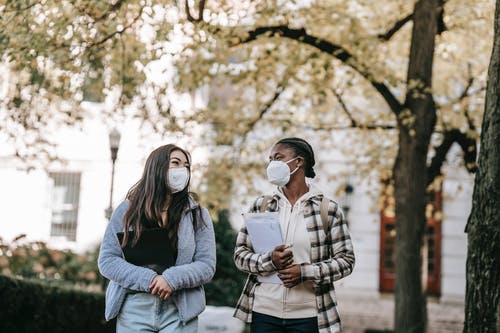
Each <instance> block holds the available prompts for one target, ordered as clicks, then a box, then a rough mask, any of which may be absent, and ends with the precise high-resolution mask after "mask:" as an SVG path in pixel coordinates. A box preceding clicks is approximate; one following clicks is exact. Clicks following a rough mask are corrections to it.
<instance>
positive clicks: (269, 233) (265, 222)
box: [242, 212, 283, 284]
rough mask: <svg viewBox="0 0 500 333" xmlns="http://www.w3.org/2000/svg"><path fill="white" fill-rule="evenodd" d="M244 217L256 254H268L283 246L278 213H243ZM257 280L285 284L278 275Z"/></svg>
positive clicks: (260, 277)
mask: <svg viewBox="0 0 500 333" xmlns="http://www.w3.org/2000/svg"><path fill="white" fill-rule="evenodd" d="M242 216H243V219H244V221H245V225H246V227H247V231H248V235H249V236H250V241H251V242H252V247H253V249H254V251H255V253H267V252H270V251H272V250H274V248H275V247H276V246H278V245H282V244H283V235H282V233H281V225H280V221H279V213H278V212H263V213H243V214H242ZM257 279H258V280H259V282H262V283H274V284H283V281H281V280H280V278H278V274H277V273H274V274H272V275H268V276H258V277H257Z"/></svg>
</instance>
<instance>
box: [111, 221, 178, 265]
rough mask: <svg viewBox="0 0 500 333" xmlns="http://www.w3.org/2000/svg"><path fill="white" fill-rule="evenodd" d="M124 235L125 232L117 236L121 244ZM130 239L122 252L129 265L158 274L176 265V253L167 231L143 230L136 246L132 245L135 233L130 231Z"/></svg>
mask: <svg viewBox="0 0 500 333" xmlns="http://www.w3.org/2000/svg"><path fill="white" fill-rule="evenodd" d="M123 235H124V233H123V232H118V233H117V234H116V236H117V237H118V240H119V241H120V244H121V243H122V241H123ZM128 237H129V238H128V239H129V242H127V245H126V246H125V247H124V248H122V251H123V254H124V256H125V260H126V261H128V262H129V263H131V264H134V265H137V266H143V267H148V268H151V269H153V270H154V271H155V272H157V273H158V274H161V273H162V272H163V271H164V270H165V269H167V268H169V267H171V266H174V265H175V257H176V255H175V253H176V252H175V251H174V249H173V248H172V244H171V242H170V239H169V237H168V230H167V229H165V228H151V229H143V230H142V231H141V234H140V236H139V239H138V241H137V243H136V244H135V245H134V246H132V244H131V243H132V242H131V240H132V239H133V237H134V232H133V231H129V234H128Z"/></svg>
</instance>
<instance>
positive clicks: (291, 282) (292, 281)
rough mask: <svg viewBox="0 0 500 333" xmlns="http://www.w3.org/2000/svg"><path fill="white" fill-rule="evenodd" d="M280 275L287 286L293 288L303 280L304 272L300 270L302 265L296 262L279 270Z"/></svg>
mask: <svg viewBox="0 0 500 333" xmlns="http://www.w3.org/2000/svg"><path fill="white" fill-rule="evenodd" d="M278 277H279V278H280V279H281V281H283V285H284V286H285V287H286V288H292V287H295V286H296V285H298V284H299V283H300V282H301V281H302V274H301V272H300V265H299V264H294V265H291V266H288V267H287V268H285V269H282V270H280V271H279V272H278Z"/></svg>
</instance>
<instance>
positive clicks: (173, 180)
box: [168, 167, 189, 193]
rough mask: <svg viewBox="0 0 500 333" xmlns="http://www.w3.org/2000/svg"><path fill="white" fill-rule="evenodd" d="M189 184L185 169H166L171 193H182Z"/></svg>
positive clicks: (187, 171)
mask: <svg viewBox="0 0 500 333" xmlns="http://www.w3.org/2000/svg"><path fill="white" fill-rule="evenodd" d="M188 182H189V170H188V168H186V167H182V168H170V169H168V187H169V188H170V190H171V191H172V193H177V192H180V191H182V190H183V189H184V188H185V187H186V186H187V184H188Z"/></svg>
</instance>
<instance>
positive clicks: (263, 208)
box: [259, 195, 272, 213]
mask: <svg viewBox="0 0 500 333" xmlns="http://www.w3.org/2000/svg"><path fill="white" fill-rule="evenodd" d="M271 199H272V196H270V195H265V196H264V197H262V202H261V203H260V207H259V212H261V213H262V212H265V211H266V207H267V205H268V204H269V201H271Z"/></svg>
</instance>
